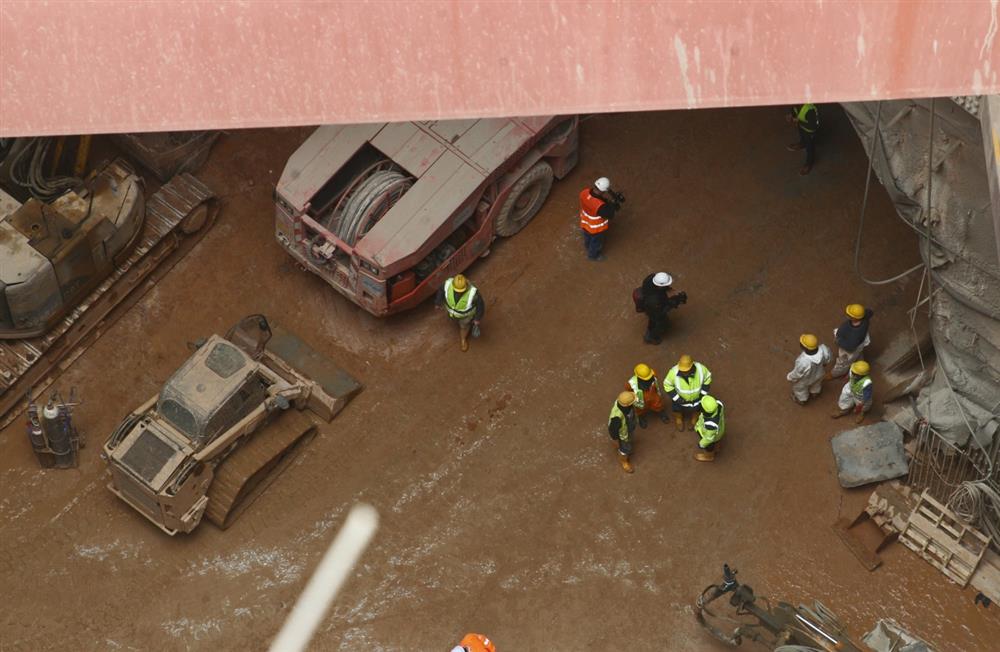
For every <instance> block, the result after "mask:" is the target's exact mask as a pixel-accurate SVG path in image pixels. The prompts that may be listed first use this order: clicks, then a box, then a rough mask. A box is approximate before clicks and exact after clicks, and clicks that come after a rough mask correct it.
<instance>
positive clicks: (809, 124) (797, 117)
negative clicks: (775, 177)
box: [788, 104, 819, 175]
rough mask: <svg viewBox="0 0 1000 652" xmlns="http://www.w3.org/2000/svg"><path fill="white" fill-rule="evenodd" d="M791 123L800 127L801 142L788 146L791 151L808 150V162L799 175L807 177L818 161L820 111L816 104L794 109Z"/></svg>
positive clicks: (790, 118) (803, 105) (790, 119)
mask: <svg viewBox="0 0 1000 652" xmlns="http://www.w3.org/2000/svg"><path fill="white" fill-rule="evenodd" d="M788 117H789V121H790V122H793V123H795V125H796V126H797V127H798V132H799V142H797V143H792V144H791V145H789V146H788V149H789V150H790V151H793V152H794V151H796V150H800V149H804V150H806V162H805V164H803V166H802V169H801V170H799V174H802V175H806V174H809V171H810V170H812V166H813V163H814V162H815V161H816V132H817V131H819V109H817V108H816V105H815V104H801V105H799V106H795V107H792V112H791V114H789V116H788Z"/></svg>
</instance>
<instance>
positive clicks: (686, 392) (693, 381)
mask: <svg viewBox="0 0 1000 652" xmlns="http://www.w3.org/2000/svg"><path fill="white" fill-rule="evenodd" d="M707 372H708V369H706V368H705V365H703V364H701V363H700V362H695V363H694V374H693V375H692V376H691V378H690V380H689V379H687V378H685V377H684V376H681V375H680V369H679V368H678V367H677V366H676V365H675V366H674V368H673V369H671V370H670V372H669V373H668V374H667V379H666V380H665V381H664V382H663V389H665V390H667V392H671V391H675V392H676V393H677V394H678V395H679V396H680V397H681V398H682V399H684V401H686V402H688V403H694V402H697V401H700V400H701V386H702V384H703V383H704V381H705V376H707V375H708V373H707ZM682 383H683V384H682ZM671 385H673V387H674V390H671V389H670V386H671Z"/></svg>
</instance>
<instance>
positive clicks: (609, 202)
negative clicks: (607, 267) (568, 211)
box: [580, 177, 625, 261]
mask: <svg viewBox="0 0 1000 652" xmlns="http://www.w3.org/2000/svg"><path fill="white" fill-rule="evenodd" d="M624 203H625V196H624V195H622V194H621V193H620V192H615V191H614V190H612V189H611V181H609V180H608V178H607V177H601V178H600V179H598V180H597V181H595V182H594V185H593V186H591V187H590V188H584V189H583V190H581V191H580V228H581V229H582V230H583V243H584V245H585V246H586V249H587V258H588V259H589V260H594V261H597V260H604V255H603V254H602V253H601V249H603V248H604V237H605V233H606V232H607V230H608V227H609V226H610V225H611V218H613V217H614V216H615V213H616V212H617V211H618V209H619V208H621V205H622V204H624Z"/></svg>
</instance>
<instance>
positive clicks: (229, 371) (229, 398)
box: [156, 322, 267, 450]
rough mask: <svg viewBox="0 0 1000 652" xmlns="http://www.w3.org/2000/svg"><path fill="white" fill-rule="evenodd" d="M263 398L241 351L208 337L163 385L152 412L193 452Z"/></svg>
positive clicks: (263, 391)
mask: <svg viewBox="0 0 1000 652" xmlns="http://www.w3.org/2000/svg"><path fill="white" fill-rule="evenodd" d="M265 323H266V322H265ZM266 395H267V383H266V382H265V380H264V378H262V377H261V376H260V374H259V373H258V371H257V364H256V363H255V362H254V361H253V360H252V359H251V358H250V356H249V355H248V354H247V352H246V351H244V350H243V349H242V348H240V347H238V346H235V345H234V344H232V343H231V342H228V341H226V340H225V339H223V338H221V337H219V336H218V335H213V336H212V337H210V338H209V339H208V340H207V341H206V342H205V344H204V345H203V346H202V347H201V348H200V349H199V350H198V351H197V352H196V353H195V354H194V355H192V356H191V357H190V358H189V359H188V360H187V362H185V363H184V365H183V366H181V368H180V369H178V370H177V372H176V373H174V375H173V376H172V377H171V378H170V380H168V381H167V383H166V385H164V386H163V389H162V390H161V391H160V395H159V398H158V399H157V404H156V411H157V413H158V414H160V416H162V417H163V418H164V419H165V420H166V421H168V422H169V423H170V425H171V426H173V428H174V429H175V430H177V431H178V432H179V433H180V434H182V435H183V436H184V437H185V438H187V439H188V440H189V441H190V443H191V446H192V448H193V449H194V450H199V449H200V448H202V447H204V446H205V445H207V444H208V443H210V442H211V441H212V440H213V439H215V438H216V437H217V436H218V435H219V434H221V433H222V432H224V431H225V430H226V429H227V428H229V427H230V426H232V424H234V423H236V422H237V421H239V420H240V419H242V418H243V417H245V416H246V415H247V414H249V413H250V412H251V411H252V410H253V409H254V408H255V407H257V406H258V405H260V404H261V402H263V401H264V399H265V397H266Z"/></svg>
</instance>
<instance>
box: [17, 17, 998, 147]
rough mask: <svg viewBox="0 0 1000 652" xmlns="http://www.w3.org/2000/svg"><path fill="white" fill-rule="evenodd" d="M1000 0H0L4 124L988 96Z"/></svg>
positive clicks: (993, 86) (154, 123) (72, 128)
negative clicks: (230, 0)
mask: <svg viewBox="0 0 1000 652" xmlns="http://www.w3.org/2000/svg"><path fill="white" fill-rule="evenodd" d="M997 21H998V19H997V2H996V0H993V1H992V2H991V1H982V2H961V3H959V2H919V3H917V2H908V1H905V0H904V1H899V2H892V1H887V2H877V3H875V2H821V1H820V2H804V1H803V2H766V1H762V2H697V1H696V2H590V3H587V2H555V1H553V2H544V3H543V2H501V1H497V2H488V1H485V0H484V1H482V2H477V1H471V0H470V1H465V2H460V1H450V2H448V1H438V2H433V1H428V2H403V1H399V2H391V1H385V2H371V3H361V2H266V1H255V2H244V3H228V2H179V1H175V0H151V1H147V2H109V1H96V2H86V3H85V2H44V3H43V2H37V1H23V0H4V1H3V2H0V135H6V136H11V135H28V134H54V133H67V134H69V133H93V132H121V131H158V130H182V129H207V128H237V127H259V126H277V125H300V124H319V123H355V122H373V121H387V120H388V121H393V120H412V119H432V118H454V117H480V116H500V115H504V116H506V115H535V114H552V113H589V112H597V111H633V110H647V109H669V108H695V107H715V106H734V105H751V104H782V103H790V102H798V101H801V100H803V99H809V100H812V101H814V102H828V101H839V100H859V99H870V98H900V97H913V96H921V97H926V96H931V95H937V96H946V95H971V94H987V93H996V92H998V90H1000V88H998V81H997V69H998V68H1000V62H998V57H997V50H996V37H997V30H998V24H997Z"/></svg>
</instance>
